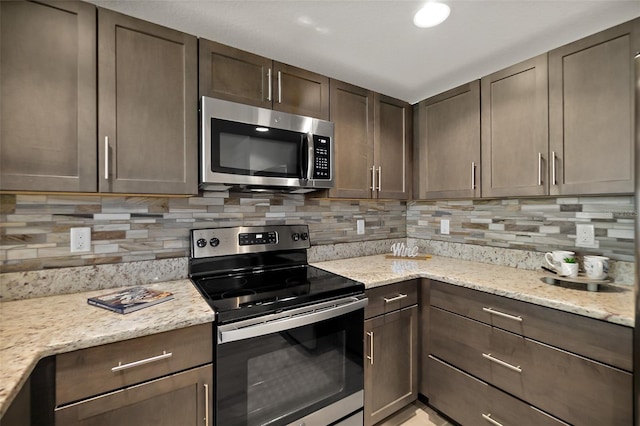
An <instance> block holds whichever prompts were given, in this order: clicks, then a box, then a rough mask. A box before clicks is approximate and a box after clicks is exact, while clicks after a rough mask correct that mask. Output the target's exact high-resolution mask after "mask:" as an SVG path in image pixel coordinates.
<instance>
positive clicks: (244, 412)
mask: <svg viewBox="0 0 640 426" xmlns="http://www.w3.org/2000/svg"><path fill="white" fill-rule="evenodd" d="M309 246H310V244H309V230H308V227H307V226H306V225H282V226H264V227H236V228H218V229H196V230H192V231H191V257H190V260H189V275H190V277H191V280H192V281H193V282H194V284H195V285H196V287H197V288H198V289H199V291H200V293H201V294H202V295H203V297H204V298H205V299H206V300H207V301H208V303H209V304H210V305H211V306H212V308H213V309H214V310H215V312H216V327H215V329H216V335H215V340H216V342H217V343H216V346H215V347H214V353H215V359H216V361H215V363H214V369H215V373H214V374H215V378H214V382H215V389H214V392H215V395H216V398H215V399H216V407H215V419H216V424H218V425H220V426H223V425H224V426H254V425H289V424H295V425H302V424H304V425H307V426H311V425H336V426H337V425H340V426H353V425H362V424H363V411H362V409H363V385H364V377H363V373H364V357H363V340H364V339H363V332H364V307H365V306H366V304H367V298H366V297H365V295H364V285H363V284H362V283H358V282H355V281H352V280H349V279H346V278H344V277H341V276H339V275H335V274H332V273H330V272H327V271H323V270H321V269H318V268H315V267H313V266H310V265H308V264H307V254H306V249H307V248H309Z"/></svg>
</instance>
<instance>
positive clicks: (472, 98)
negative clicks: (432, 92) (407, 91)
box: [414, 80, 480, 199]
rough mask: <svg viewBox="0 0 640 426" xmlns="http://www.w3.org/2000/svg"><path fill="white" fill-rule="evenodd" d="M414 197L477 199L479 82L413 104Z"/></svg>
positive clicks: (478, 189) (478, 194) (478, 192)
mask: <svg viewBox="0 0 640 426" xmlns="http://www.w3.org/2000/svg"><path fill="white" fill-rule="evenodd" d="M417 109H418V110H417V113H416V119H417V120H418V123H417V124H416V135H417V136H416V137H417V141H416V144H418V146H417V154H416V156H415V163H414V170H415V183H414V188H415V190H416V191H417V198H420V199H433V198H474V197H480V171H479V167H480V81H478V80H476V81H473V82H471V83H468V84H464V85H462V86H459V87H457V88H455V89H451V90H449V91H447V92H444V93H441V94H439V95H436V96H434V97H431V98H429V99H426V100H424V101H422V102H420V103H419V104H418V105H417Z"/></svg>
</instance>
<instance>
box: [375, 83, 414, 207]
mask: <svg viewBox="0 0 640 426" xmlns="http://www.w3.org/2000/svg"><path fill="white" fill-rule="evenodd" d="M374 106H375V114H374V121H375V132H374V145H373V146H374V154H373V158H374V159H375V162H376V165H377V166H378V170H377V172H378V173H377V175H376V180H377V186H376V188H377V189H376V191H377V197H378V198H391V199H398V200H408V199H409V198H411V189H412V179H411V169H412V167H411V166H412V158H413V143H412V142H413V125H412V123H413V113H412V107H411V105H410V104H408V103H406V102H404V101H400V100H398V99H394V98H391V97H389V96H385V95H380V94H377V93H376V94H375V96H374Z"/></svg>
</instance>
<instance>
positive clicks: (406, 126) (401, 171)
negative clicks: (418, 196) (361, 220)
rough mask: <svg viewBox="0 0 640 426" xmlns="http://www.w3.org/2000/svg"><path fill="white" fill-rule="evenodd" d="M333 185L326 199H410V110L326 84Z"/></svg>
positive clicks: (358, 90)
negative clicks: (331, 134)
mask: <svg viewBox="0 0 640 426" xmlns="http://www.w3.org/2000/svg"><path fill="white" fill-rule="evenodd" d="M330 110H331V121H333V123H334V125H335V132H334V147H335V153H336V156H335V174H336V183H335V186H334V188H333V189H331V190H330V191H329V196H330V197H343V198H393V199H403V200H406V199H408V198H409V197H410V194H411V178H410V177H411V174H410V173H411V169H410V161H409V160H410V159H411V154H412V152H411V151H412V146H411V142H412V137H411V129H412V127H411V119H412V116H411V105H409V104H408V103H406V102H403V101H399V100H397V99H393V98H390V97H388V96H384V95H379V94H377V93H374V92H372V91H370V90H367V89H363V88H361V87H357V86H354V85H351V84H348V83H344V82H342V81H338V80H331V108H330Z"/></svg>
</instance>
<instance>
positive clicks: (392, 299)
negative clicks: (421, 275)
mask: <svg viewBox="0 0 640 426" xmlns="http://www.w3.org/2000/svg"><path fill="white" fill-rule="evenodd" d="M366 294H367V297H368V298H369V304H368V305H367V307H366V308H365V310H364V317H365V318H371V317H375V316H376V315H382V314H386V313H387V312H391V311H397V310H398V309H403V308H406V307H408V306H411V305H415V304H417V303H418V280H410V281H404V282H401V283H396V284H389V285H384V286H381V287H375V288H372V289H369V290H367V291H366Z"/></svg>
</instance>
